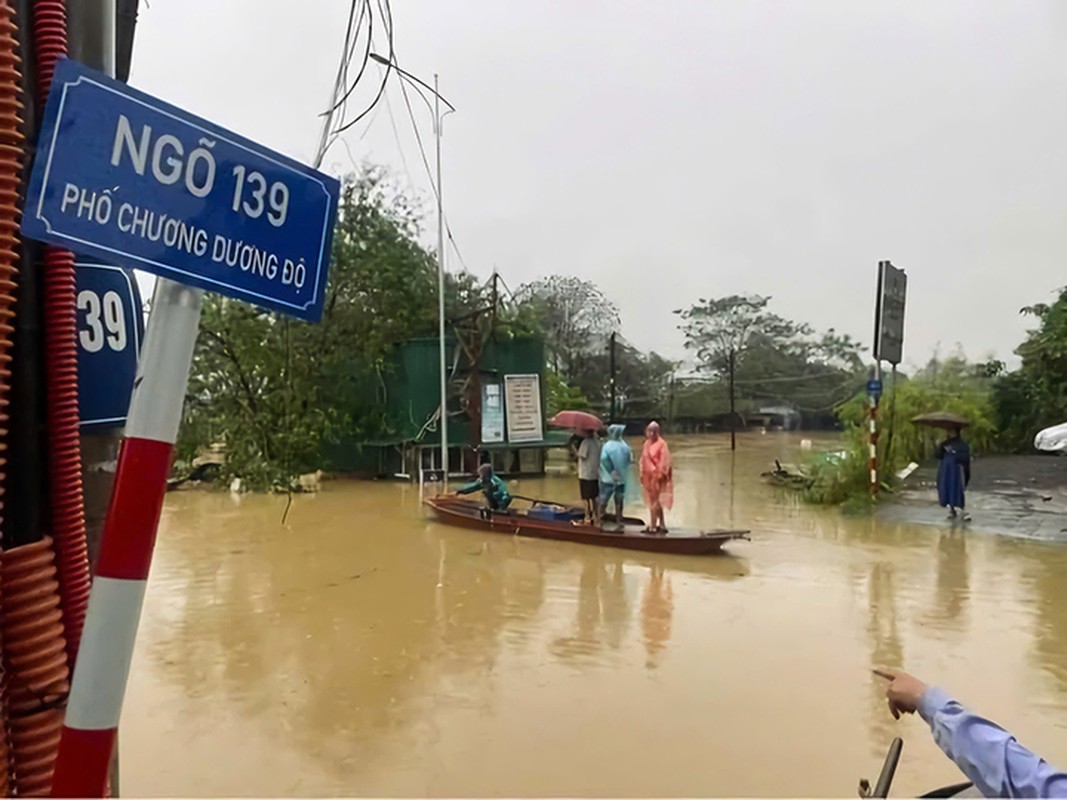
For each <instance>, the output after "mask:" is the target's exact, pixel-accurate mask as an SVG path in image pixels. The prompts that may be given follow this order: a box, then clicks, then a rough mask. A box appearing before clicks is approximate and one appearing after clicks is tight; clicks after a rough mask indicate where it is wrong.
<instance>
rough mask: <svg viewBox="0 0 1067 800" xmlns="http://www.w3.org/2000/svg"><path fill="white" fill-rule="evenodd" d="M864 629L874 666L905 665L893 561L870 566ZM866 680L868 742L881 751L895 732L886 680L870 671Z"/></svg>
mask: <svg viewBox="0 0 1067 800" xmlns="http://www.w3.org/2000/svg"><path fill="white" fill-rule="evenodd" d="M867 613H868V615H869V616H868V623H867V632H868V634H869V636H870V640H871V660H870V663H871V665H872V666H874V667H888V668H891V669H900V668H902V667H903V666H904V664H905V661H904V643H903V641H902V640H901V636H900V631H899V629H898V625H897V609H896V598H895V595H894V572H893V566H892V564H889V563H886V562H878V563H876V564H874V566H873V567H872V568H871V574H870V578H869V580H868V582H867ZM868 681H869V684H870V691H871V703H870V708H871V709H872V713H871V715H870V723H871V733H872V735H871V743H872V746H873V750H874V752H881V751H884V748H885V745H886V743H887V742H889V741H890V740H891V739H892V738H893V736H895V735H897V732H896V728H895V726H894V725H893V718H892V717H891V716H890V714H889V713H888V711H887V709H886V701H885V686H886V684H885V680H884V679H882V678H879V677H878V676H876V675H874V674H873V673H872V674H870V675H869V677H868Z"/></svg>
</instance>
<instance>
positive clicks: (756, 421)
mask: <svg viewBox="0 0 1067 800" xmlns="http://www.w3.org/2000/svg"><path fill="white" fill-rule="evenodd" d="M746 421H747V422H748V425H749V426H750V427H757V428H766V429H767V430H782V431H795V430H797V429H798V428H799V427H800V423H801V415H800V412H799V411H798V410H797V409H795V408H794V407H793V406H790V405H785V404H775V405H763V406H759V407H757V409H756V411H755V412H749V413H748V414H747V415H746Z"/></svg>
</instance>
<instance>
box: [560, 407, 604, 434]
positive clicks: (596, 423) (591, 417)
mask: <svg viewBox="0 0 1067 800" xmlns="http://www.w3.org/2000/svg"><path fill="white" fill-rule="evenodd" d="M548 424H549V425H551V426H553V427H555V428H570V429H571V430H575V431H598V430H600V429H601V428H603V427H604V423H603V422H601V421H600V418H599V417H598V416H596V415H595V414H590V413H589V412H588V411H560V412H559V413H558V414H556V416H554V417H552V419H550V420H549V421H548Z"/></svg>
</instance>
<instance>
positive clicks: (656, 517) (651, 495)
mask: <svg viewBox="0 0 1067 800" xmlns="http://www.w3.org/2000/svg"><path fill="white" fill-rule="evenodd" d="M641 489H642V490H643V491H644V495H645V505H647V506H648V508H649V512H650V517H651V518H650V519H649V523H648V527H647V528H645V533H666V532H667V523H666V520H665V519H664V518H663V511H664V509H670V508H671V507H672V506H673V505H674V474H673V472H672V471H671V451H670V449H668V447H667V443H666V442H665V441H663V437H662V436H660V433H659V423H658V422H650V423H648V427H647V428H645V445H644V447H643V448H642V449H641Z"/></svg>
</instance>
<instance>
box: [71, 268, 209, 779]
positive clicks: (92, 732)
mask: <svg viewBox="0 0 1067 800" xmlns="http://www.w3.org/2000/svg"><path fill="white" fill-rule="evenodd" d="M202 298H203V292H202V291H201V290H200V289H194V288H192V287H188V286H183V285H181V284H178V283H174V282H173V281H169V280H165V279H162V278H160V279H158V280H157V282H156V290H155V294H154V295H153V298H152V310H151V314H150V315H149V318H148V330H147V331H146V333H145V343H144V349H143V350H142V352H141V361H140V364H139V365H138V370H137V379H136V380H135V381H134V385H133V394H132V395H131V398H130V411H129V417H128V419H127V423H126V435H125V438H124V439H123V442H122V450H121V452H120V453H119V461H118V469H117V471H116V474H115V484H114V487H113V488H112V491H111V502H110V504H109V506H108V512H107V519H106V520H105V522H104V532H103V538H102V539H101V542H100V555H99V557H98V560H97V564H96V572H95V575H94V578H93V586H92V591H91V593H90V595H89V609H88V611H87V614H86V619H85V628H84V632H83V634H82V642H81V649H80V650H79V651H78V660H77V663H76V664H75V667H74V679H73V682H72V685H71V690H70V700H69V701H68V704H67V716H66V723H65V725H64V727H63V737H62V739H61V740H60V743H59V755H58V756H57V758H56V768H55V774H54V776H53V779H52V796H53V797H104V796H105V793H106V791H107V781H108V770H109V767H110V764H111V754H112V751H113V750H114V748H115V740H116V736H117V732H118V725H119V717H120V716H121V713H122V699H123V696H124V695H125V693H126V680H127V678H128V676H129V673H130V661H131V660H132V658H133V646H134V641H135V639H136V637H137V625H138V622H139V621H140V618H141V606H142V603H143V601H144V594H145V584H146V582H147V580H148V570H149V567H150V566H151V563H152V550H153V548H154V546H155V541H156V529H157V527H158V525H159V515H160V511H161V509H162V507H163V495H164V493H165V492H166V489H167V475H168V473H169V471H170V466H171V457H172V454H173V451H174V442H175V440H176V439H177V437H178V427H179V425H180V424H181V419H182V405H183V403H184V401H185V389H186V386H187V385H188V382H189V368H190V366H191V364H192V358H193V347H194V346H195V344H196V335H197V331H198V329H199V326H200V305H201V300H202Z"/></svg>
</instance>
